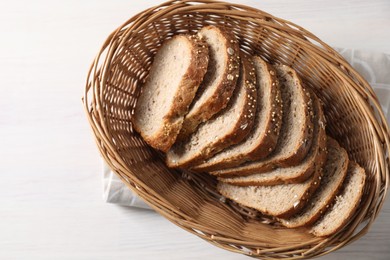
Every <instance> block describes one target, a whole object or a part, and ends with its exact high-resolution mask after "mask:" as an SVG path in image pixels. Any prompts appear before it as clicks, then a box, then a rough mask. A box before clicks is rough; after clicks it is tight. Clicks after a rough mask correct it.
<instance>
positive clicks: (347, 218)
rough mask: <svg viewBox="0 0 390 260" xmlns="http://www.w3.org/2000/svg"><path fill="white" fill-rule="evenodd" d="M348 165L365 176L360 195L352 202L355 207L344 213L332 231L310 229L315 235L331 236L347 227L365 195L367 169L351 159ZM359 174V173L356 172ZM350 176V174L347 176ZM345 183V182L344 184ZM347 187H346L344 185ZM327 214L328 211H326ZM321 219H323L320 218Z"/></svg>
mask: <svg viewBox="0 0 390 260" xmlns="http://www.w3.org/2000/svg"><path fill="white" fill-rule="evenodd" d="M348 167H354V168H358V171H360V173H362V174H363V175H362V176H363V178H362V183H361V189H359V193H358V195H357V196H356V198H355V199H356V201H353V202H351V203H352V205H353V207H352V208H351V209H350V210H349V211H348V212H347V215H344V216H343V220H342V222H341V223H340V224H339V225H338V226H337V227H335V228H334V229H333V230H332V231H331V232H322V233H321V232H318V231H316V230H315V229H314V227H313V228H312V229H311V230H310V233H312V234H314V235H315V236H330V235H332V234H335V233H337V232H339V231H340V230H341V229H342V228H343V227H345V225H347V223H348V222H349V221H350V220H351V217H352V215H353V214H354V213H355V212H356V210H357V208H358V207H359V205H360V203H359V202H360V200H361V198H362V196H363V192H364V185H365V182H366V175H365V171H364V169H363V168H361V167H360V166H359V165H358V164H357V163H356V162H353V161H349V166H348ZM355 174H357V173H355ZM346 178H348V176H347V177H346ZM343 185H344V184H343ZM343 185H341V188H340V190H341V189H342V188H343ZM344 188H345V187H344ZM328 210H331V207H330V208H329V209H328ZM324 214H326V212H325V213H324ZM319 221H321V220H319Z"/></svg>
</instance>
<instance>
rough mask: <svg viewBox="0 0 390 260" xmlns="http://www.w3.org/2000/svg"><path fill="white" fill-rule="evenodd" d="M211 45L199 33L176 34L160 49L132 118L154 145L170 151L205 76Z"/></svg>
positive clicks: (137, 129)
mask: <svg viewBox="0 0 390 260" xmlns="http://www.w3.org/2000/svg"><path fill="white" fill-rule="evenodd" d="M207 65H208V47H207V45H206V43H205V42H204V41H203V40H200V39H199V38H198V37H197V36H188V35H177V36H174V37H173V38H171V39H170V40H168V41H166V42H164V43H163V45H162V46H161V48H160V49H159V50H158V51H157V53H156V55H155V57H154V61H153V64H152V66H151V69H150V72H149V77H148V79H147V81H146V83H145V84H144V85H143V86H142V90H141V94H140V96H139V98H138V100H137V104H136V107H135V113H134V117H133V119H132V123H133V126H134V128H135V130H136V131H137V132H138V133H140V135H141V136H142V137H143V139H144V140H145V141H146V142H147V143H148V144H149V145H150V146H152V147H154V148H156V149H158V150H161V151H164V152H166V151H168V149H169V148H170V147H171V146H172V145H173V143H174V142H175V140H176V137H177V135H178V134H179V131H180V129H181V127H182V123H183V119H184V116H185V114H186V113H187V112H188V108H189V106H190V104H191V103H192V100H193V99H194V97H195V93H196V91H197V89H198V87H199V85H200V83H201V82H202V80H203V77H204V75H205V73H206V71H207Z"/></svg>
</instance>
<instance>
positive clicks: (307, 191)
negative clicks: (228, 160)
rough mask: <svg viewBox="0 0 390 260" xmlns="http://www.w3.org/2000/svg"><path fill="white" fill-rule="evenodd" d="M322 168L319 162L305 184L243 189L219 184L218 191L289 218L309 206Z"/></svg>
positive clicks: (267, 213)
mask: <svg viewBox="0 0 390 260" xmlns="http://www.w3.org/2000/svg"><path fill="white" fill-rule="evenodd" d="M322 166H323V162H319V163H318V164H317V165H316V170H315V173H314V174H313V175H312V176H311V177H310V178H309V179H308V180H306V181H305V182H303V183H297V184H281V185H274V186H246V187H241V186H235V185H232V184H228V183H224V182H218V185H217V190H218V191H219V192H220V193H221V194H222V195H223V196H225V197H227V198H229V199H231V200H233V201H235V202H237V203H239V204H241V205H243V206H246V207H250V208H254V209H257V210H258V211H260V212H262V213H264V214H266V215H271V216H275V217H280V218H289V217H291V216H293V215H294V214H296V213H298V212H299V211H300V210H301V209H302V208H303V207H304V206H305V205H306V204H307V201H308V200H309V199H310V196H311V195H312V194H313V192H315V191H316V189H317V188H318V186H319V184H320V181H321V178H322V177H321V175H322Z"/></svg>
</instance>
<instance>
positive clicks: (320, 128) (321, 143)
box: [218, 92, 327, 186]
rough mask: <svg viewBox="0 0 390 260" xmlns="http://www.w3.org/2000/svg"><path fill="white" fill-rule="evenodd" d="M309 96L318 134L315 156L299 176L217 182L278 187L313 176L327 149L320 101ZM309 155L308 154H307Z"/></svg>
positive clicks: (223, 179) (237, 178)
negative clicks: (316, 165) (317, 163)
mask: <svg viewBox="0 0 390 260" xmlns="http://www.w3.org/2000/svg"><path fill="white" fill-rule="evenodd" d="M311 94H312V95H311V96H312V99H313V101H314V102H313V106H314V110H315V112H316V113H315V114H316V115H315V117H316V121H315V122H314V131H316V132H318V134H317V138H318V140H317V141H316V142H315V143H314V142H312V145H316V148H313V147H312V148H311V149H316V150H315V155H314V158H313V160H311V161H310V162H308V163H309V165H308V166H307V167H306V168H305V169H304V171H302V172H301V173H300V174H297V175H294V176H288V175H280V176H275V178H273V179H264V180H261V181H260V180H252V179H251V178H250V177H251V175H248V176H247V177H246V176H237V177H230V176H229V177H219V178H218V180H219V181H222V182H225V183H229V184H234V185H237V186H251V185H254V186H257V185H278V184H292V183H302V182H304V181H306V180H307V179H308V178H310V176H312V175H313V173H314V171H315V168H316V167H315V164H316V161H318V160H319V159H318V158H320V157H321V156H322V155H321V153H326V147H327V136H326V132H325V117H324V112H323V109H322V105H321V102H320V100H319V99H318V98H317V97H316V95H315V94H314V93H312V92H311ZM308 155H309V154H308ZM261 174H264V175H267V174H268V172H265V173H261Z"/></svg>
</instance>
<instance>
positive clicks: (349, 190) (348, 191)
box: [310, 161, 366, 236]
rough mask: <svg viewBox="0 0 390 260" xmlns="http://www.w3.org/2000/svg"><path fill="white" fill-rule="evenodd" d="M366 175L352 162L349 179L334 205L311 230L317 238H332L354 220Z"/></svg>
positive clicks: (346, 179)
mask: <svg viewBox="0 0 390 260" xmlns="http://www.w3.org/2000/svg"><path fill="white" fill-rule="evenodd" d="M365 181H366V173H365V171H364V169H363V168H362V167H360V166H359V165H358V164H357V163H355V162H352V161H350V164H349V166H348V173H347V177H346V178H345V180H344V183H343V185H342V186H343V187H342V188H341V191H340V192H339V193H338V194H337V196H336V198H335V199H334V203H333V205H332V206H331V207H330V208H329V209H328V210H327V211H326V212H325V214H324V215H323V216H322V217H321V218H320V220H319V221H317V222H316V223H315V224H314V226H313V227H312V228H311V230H310V233H312V234H314V235H315V236H330V235H332V234H335V233H337V232H338V231H340V230H341V229H342V228H343V227H344V226H345V225H346V224H347V223H348V222H349V221H350V220H351V218H352V216H353V214H354V213H355V211H356V210H357V208H358V207H359V204H360V200H361V198H362V196H363V191H364V184H365Z"/></svg>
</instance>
